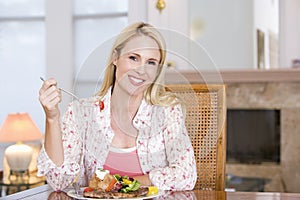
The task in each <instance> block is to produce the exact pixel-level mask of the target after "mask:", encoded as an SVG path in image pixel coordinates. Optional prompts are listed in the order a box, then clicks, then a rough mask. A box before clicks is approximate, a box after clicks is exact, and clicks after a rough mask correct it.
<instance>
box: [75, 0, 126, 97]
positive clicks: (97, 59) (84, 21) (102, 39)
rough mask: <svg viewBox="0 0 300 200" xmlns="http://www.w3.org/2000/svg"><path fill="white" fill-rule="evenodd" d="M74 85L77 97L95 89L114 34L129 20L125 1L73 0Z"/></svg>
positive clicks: (84, 95)
mask: <svg viewBox="0 0 300 200" xmlns="http://www.w3.org/2000/svg"><path fill="white" fill-rule="evenodd" d="M73 6H74V8H73V11H74V63H75V78H74V86H75V91H76V94H77V95H78V96H79V97H88V96H91V95H93V94H94V93H95V92H97V89H98V87H97V82H98V80H99V79H100V78H101V75H102V74H103V72H104V70H105V67H106V63H107V58H108V55H109V53H110V50H111V45H112V42H113V40H114V39H113V38H114V36H115V35H116V34H118V33H119V32H120V31H121V30H122V29H123V28H124V27H125V26H126V25H127V24H128V1H125V0H101V1H99V0H88V1H82V0H75V1H74V5H73Z"/></svg>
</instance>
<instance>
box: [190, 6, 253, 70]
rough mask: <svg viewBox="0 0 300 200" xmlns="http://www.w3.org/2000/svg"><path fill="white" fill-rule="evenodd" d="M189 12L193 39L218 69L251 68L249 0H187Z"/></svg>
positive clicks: (251, 21)
mask: <svg viewBox="0 0 300 200" xmlns="http://www.w3.org/2000/svg"><path fill="white" fill-rule="evenodd" d="M190 13H191V14H190V15H191V16H190V23H191V24H190V25H191V28H192V29H191V35H192V37H193V39H195V40H196V41H197V42H198V43H200V44H201V45H203V47H204V48H205V49H206V50H207V51H208V53H209V54H210V55H211V57H212V59H213V60H214V62H215V63H216V65H217V66H218V67H219V68H220V69H245V68H246V69H252V68H254V63H253V48H254V46H253V39H254V38H253V34H252V33H253V2H252V1H248V0H247V1H245V0H243V1H240V0H226V1H218V0H209V1H208V0H191V1H190ZM191 53H192V57H197V55H193V50H191ZM208 69H209V66H208Z"/></svg>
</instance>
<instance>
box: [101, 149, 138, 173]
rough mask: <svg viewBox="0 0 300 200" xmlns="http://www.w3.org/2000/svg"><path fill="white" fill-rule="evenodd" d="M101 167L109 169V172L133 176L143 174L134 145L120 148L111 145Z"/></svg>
mask: <svg viewBox="0 0 300 200" xmlns="http://www.w3.org/2000/svg"><path fill="white" fill-rule="evenodd" d="M103 168H104V169H107V170H109V171H110V173H111V174H119V175H121V176H125V175H126V176H129V177H133V176H141V175H143V174H144V173H143V171H142V168H141V165H140V161H139V158H138V154H137V150H136V147H132V148H125V149H122V148H115V147H112V146H111V147H110V151H109V153H108V156H107V159H106V161H105V164H104V166H103Z"/></svg>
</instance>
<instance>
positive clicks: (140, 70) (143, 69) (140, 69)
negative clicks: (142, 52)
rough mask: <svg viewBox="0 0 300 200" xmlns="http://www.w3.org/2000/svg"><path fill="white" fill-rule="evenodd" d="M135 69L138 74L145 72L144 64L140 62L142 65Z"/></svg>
mask: <svg viewBox="0 0 300 200" xmlns="http://www.w3.org/2000/svg"><path fill="white" fill-rule="evenodd" d="M135 71H136V72H137V73H139V74H144V73H145V64H142V65H139V66H138V67H136V68H135Z"/></svg>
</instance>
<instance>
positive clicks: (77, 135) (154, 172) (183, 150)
mask: <svg viewBox="0 0 300 200" xmlns="http://www.w3.org/2000/svg"><path fill="white" fill-rule="evenodd" d="M110 97H111V96H110V91H109V92H108V93H107V94H106V95H105V96H104V97H103V99H101V101H100V99H98V98H99V97H91V98H88V99H81V100H79V101H74V102H72V103H70V105H69V106H68V109H67V111H66V113H65V114H64V116H63V118H62V127H61V129H62V140H63V146H64V162H63V164H62V165H61V166H56V165H55V164H54V163H53V162H52V161H51V159H50V158H49V157H48V155H47V152H46V151H45V149H44V146H43V147H42V149H41V152H40V154H39V157H38V162H37V164H38V175H39V176H42V175H45V176H46V178H47V182H48V184H49V185H50V186H51V187H52V188H53V189H54V190H63V189H64V188H66V187H68V186H70V184H72V182H73V180H74V179H75V178H76V177H79V183H80V185H81V186H86V185H88V180H89V179H90V178H91V176H92V175H93V173H94V172H95V170H96V169H97V168H102V167H103V165H104V163H105V160H106V157H107V155H108V152H109V146H110V144H111V141H112V139H113V137H114V132H113V131H112V128H111V126H110ZM99 102H100V103H99ZM133 126H134V127H135V128H136V129H137V130H138V137H137V139H136V147H137V153H138V157H139V160H140V164H141V168H142V170H143V173H144V174H147V173H148V174H149V177H150V180H151V182H152V184H153V185H155V186H157V187H158V188H159V189H161V190H192V189H193V187H194V185H195V183H196V179H197V172H196V163H195V157H194V151H193V147H192V145H191V142H190V138H189V136H188V134H187V130H186V128H185V124H184V116H183V114H182V110H181V106H180V105H176V106H173V107H171V106H170V107H162V106H155V105H148V104H147V103H146V102H145V101H142V103H141V105H140V107H139V110H138V112H137V114H136V116H135V118H134V119H133ZM78 175H79V176H78Z"/></svg>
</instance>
